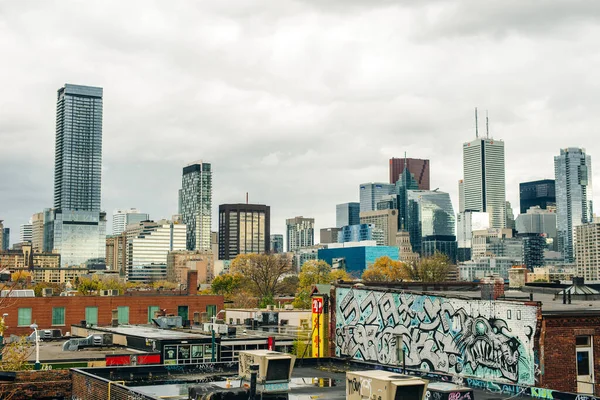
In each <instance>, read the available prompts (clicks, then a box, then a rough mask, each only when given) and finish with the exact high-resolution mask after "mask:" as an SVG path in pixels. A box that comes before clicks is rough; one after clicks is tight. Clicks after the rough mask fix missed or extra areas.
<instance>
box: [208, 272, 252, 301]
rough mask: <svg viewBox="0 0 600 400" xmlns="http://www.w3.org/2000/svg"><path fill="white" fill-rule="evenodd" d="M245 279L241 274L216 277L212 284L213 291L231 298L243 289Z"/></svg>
mask: <svg viewBox="0 0 600 400" xmlns="http://www.w3.org/2000/svg"><path fill="white" fill-rule="evenodd" d="M243 281H244V277H243V276H242V275H241V274H239V273H237V274H236V273H228V274H223V275H219V276H217V277H215V279H213V281H212V282H211V284H210V286H211V291H212V292H213V293H214V294H220V295H223V296H230V295H232V294H233V293H235V292H237V291H238V289H240V288H241V286H242V283H243Z"/></svg>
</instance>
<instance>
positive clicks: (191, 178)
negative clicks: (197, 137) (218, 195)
mask: <svg viewBox="0 0 600 400" xmlns="http://www.w3.org/2000/svg"><path fill="white" fill-rule="evenodd" d="M179 214H181V219H182V220H183V223H184V224H185V225H186V227H187V244H186V246H187V249H188V250H208V249H210V227H211V224H212V171H211V165H210V164H209V163H205V162H202V161H198V162H194V163H191V164H189V165H187V166H186V167H185V168H184V169H183V178H182V180H181V190H180V191H179Z"/></svg>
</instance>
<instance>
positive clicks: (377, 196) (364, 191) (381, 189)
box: [349, 182, 396, 225]
mask: <svg viewBox="0 0 600 400" xmlns="http://www.w3.org/2000/svg"><path fill="white" fill-rule="evenodd" d="M395 192H396V186H395V185H392V184H389V183H382V182H370V183H362V184H360V186H359V198H360V212H361V213H363V212H367V211H374V210H377V203H378V202H379V201H380V200H381V199H382V198H383V197H384V196H388V195H390V194H394V193H395ZM349 225H350V224H349Z"/></svg>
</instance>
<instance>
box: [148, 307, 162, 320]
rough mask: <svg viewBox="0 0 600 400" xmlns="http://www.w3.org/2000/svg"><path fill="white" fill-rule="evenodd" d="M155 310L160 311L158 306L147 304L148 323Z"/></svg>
mask: <svg viewBox="0 0 600 400" xmlns="http://www.w3.org/2000/svg"><path fill="white" fill-rule="evenodd" d="M156 311H160V308H159V307H158V306H149V307H148V323H149V324H150V323H152V318H154V313H155V312H156Z"/></svg>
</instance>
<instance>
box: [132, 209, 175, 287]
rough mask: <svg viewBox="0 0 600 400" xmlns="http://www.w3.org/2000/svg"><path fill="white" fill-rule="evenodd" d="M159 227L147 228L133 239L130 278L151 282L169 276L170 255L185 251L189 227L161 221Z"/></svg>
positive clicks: (134, 280)
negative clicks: (168, 259)
mask: <svg viewBox="0 0 600 400" xmlns="http://www.w3.org/2000/svg"><path fill="white" fill-rule="evenodd" d="M157 225H158V226H155V227H153V228H149V229H144V230H143V231H142V233H140V234H138V235H137V236H136V237H134V238H133V239H132V240H131V243H129V244H128V245H129V246H130V247H129V249H128V252H129V253H130V257H129V260H128V261H129V265H128V266H127V279H128V280H129V281H133V282H152V281H157V280H162V279H167V255H168V254H169V252H171V251H181V250H185V238H186V226H185V225H184V224H178V223H175V222H173V221H166V220H161V221H158V222H157Z"/></svg>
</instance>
